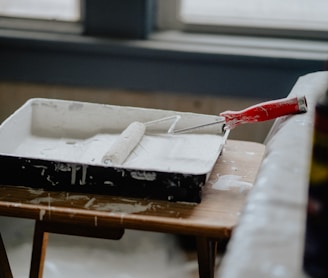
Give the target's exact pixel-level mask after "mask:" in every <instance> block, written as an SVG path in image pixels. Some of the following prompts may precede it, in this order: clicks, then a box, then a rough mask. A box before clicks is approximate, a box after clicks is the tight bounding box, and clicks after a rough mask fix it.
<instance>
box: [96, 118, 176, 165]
mask: <svg viewBox="0 0 328 278" xmlns="http://www.w3.org/2000/svg"><path fill="white" fill-rule="evenodd" d="M180 118H181V116H180V115H174V116H169V117H165V118H162V119H158V120H154V121H150V122H146V123H141V122H132V123H131V124H129V126H128V127H127V128H126V129H124V130H123V132H122V133H121V134H120V135H119V137H118V138H117V139H116V140H115V141H114V143H113V144H112V146H111V148H110V149H109V150H108V151H107V152H106V153H105V155H104V156H103V158H102V161H103V163H105V164H113V165H120V164H123V162H124V161H125V160H126V159H127V158H128V157H129V155H130V154H131V152H132V151H133V150H134V149H135V148H136V146H138V144H139V143H140V141H141V139H142V137H143V136H144V134H145V132H146V127H147V126H150V125H155V124H157V123H160V122H164V121H169V120H174V121H173V123H172V124H171V126H170V128H169V130H168V133H171V132H172V130H173V129H174V128H175V125H176V123H177V122H178V121H179V119H180Z"/></svg>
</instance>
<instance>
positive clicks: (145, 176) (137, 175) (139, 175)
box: [131, 171, 156, 181]
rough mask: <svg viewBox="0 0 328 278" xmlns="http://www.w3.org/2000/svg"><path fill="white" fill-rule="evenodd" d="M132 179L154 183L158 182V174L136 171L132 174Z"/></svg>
mask: <svg viewBox="0 0 328 278" xmlns="http://www.w3.org/2000/svg"><path fill="white" fill-rule="evenodd" d="M131 177H132V178H134V179H136V180H146V181H154V180H156V173H155V172H152V173H148V172H140V171H134V172H131Z"/></svg>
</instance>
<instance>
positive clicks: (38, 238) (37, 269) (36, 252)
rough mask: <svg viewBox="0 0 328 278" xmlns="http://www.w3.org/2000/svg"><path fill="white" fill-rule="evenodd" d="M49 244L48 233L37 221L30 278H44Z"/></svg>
mask: <svg viewBox="0 0 328 278" xmlns="http://www.w3.org/2000/svg"><path fill="white" fill-rule="evenodd" d="M47 244H48V233H47V232H45V230H44V227H43V226H42V225H39V221H36V222H35V228H34V238H33V247H32V258H31V268H30V278H42V275H43V266H44V260H45V257H46V250H47Z"/></svg>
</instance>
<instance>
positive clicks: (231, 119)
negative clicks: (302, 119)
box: [220, 96, 307, 129]
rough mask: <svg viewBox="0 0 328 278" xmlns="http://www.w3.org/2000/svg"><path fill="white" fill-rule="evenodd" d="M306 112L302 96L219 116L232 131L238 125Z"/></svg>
mask: <svg viewBox="0 0 328 278" xmlns="http://www.w3.org/2000/svg"><path fill="white" fill-rule="evenodd" d="M306 111H307V102H306V98H305V96H303V97H294V98H283V99H278V100H272V101H267V102H262V103H259V104H256V105H253V106H250V107H248V108H246V109H244V110H241V111H225V112H222V113H220V116H223V117H225V120H226V127H227V128H229V129H232V128H234V127H236V126H238V125H240V124H245V123H253V122H263V121H268V120H272V119H275V118H278V117H281V116H285V115H289V114H297V113H305V112H306Z"/></svg>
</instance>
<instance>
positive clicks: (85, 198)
mask: <svg viewBox="0 0 328 278" xmlns="http://www.w3.org/2000/svg"><path fill="white" fill-rule="evenodd" d="M89 199H90V198H89V197H88V196H86V195H71V196H69V195H67V196H66V200H89Z"/></svg>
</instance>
